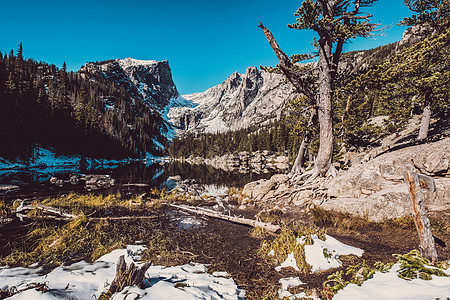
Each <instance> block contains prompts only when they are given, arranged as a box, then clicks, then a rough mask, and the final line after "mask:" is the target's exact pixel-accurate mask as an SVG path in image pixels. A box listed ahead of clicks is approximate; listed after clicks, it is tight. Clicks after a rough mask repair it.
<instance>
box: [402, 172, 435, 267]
mask: <svg viewBox="0 0 450 300" xmlns="http://www.w3.org/2000/svg"><path fill="white" fill-rule="evenodd" d="M404 179H405V183H406V184H407V185H408V188H409V193H410V194H411V201H412V211H413V213H414V223H415V224H416V229H417V232H418V234H419V240H420V246H419V249H420V252H421V255H422V256H423V257H425V258H427V259H429V260H430V261H431V263H432V264H434V263H435V262H436V261H437V258H438V257H437V252H436V246H435V244H434V238H433V234H432V233H431V225H430V220H428V217H427V214H426V212H425V205H424V195H423V192H422V189H427V190H429V191H431V192H434V191H435V190H436V186H435V184H434V180H433V178H431V177H429V176H425V175H422V174H417V171H416V169H415V168H414V166H412V165H409V166H407V167H406V168H405V172H404Z"/></svg>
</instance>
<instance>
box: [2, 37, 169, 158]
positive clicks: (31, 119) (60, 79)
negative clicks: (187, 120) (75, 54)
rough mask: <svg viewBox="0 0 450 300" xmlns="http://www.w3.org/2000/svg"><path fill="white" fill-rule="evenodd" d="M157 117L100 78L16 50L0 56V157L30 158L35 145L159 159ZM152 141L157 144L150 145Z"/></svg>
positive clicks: (87, 153)
mask: <svg viewBox="0 0 450 300" xmlns="http://www.w3.org/2000/svg"><path fill="white" fill-rule="evenodd" d="M164 132H167V124H166V123H165V122H164V121H163V120H162V118H161V116H160V114H159V113H157V112H155V111H152V110H151V109H150V108H149V107H147V106H146V105H144V104H143V103H142V101H141V100H140V99H139V98H136V97H132V95H130V94H129V92H127V91H126V90H125V89H124V88H123V87H120V86H118V85H114V84H111V83H110V82H108V81H107V80H105V79H103V78H92V77H91V76H86V74H83V73H80V72H77V73H74V72H68V71H67V68H66V64H65V63H64V65H63V66H62V68H60V69H59V68H58V67H56V66H55V65H51V64H47V63H44V62H37V61H35V60H33V59H26V58H24V55H23V47H22V44H20V45H19V47H18V49H17V51H15V52H14V50H11V51H10V52H9V54H7V53H5V54H2V53H0V139H1V145H0V157H3V158H6V159H9V160H13V161H15V160H20V161H30V160H33V158H34V155H35V153H36V151H35V150H36V149H37V147H46V148H50V149H53V150H54V151H55V152H56V153H59V154H81V155H85V156H89V157H104V158H123V157H142V156H144V155H146V153H147V152H149V153H152V154H154V155H162V149H161V148H159V147H157V146H155V144H165V143H166V141H167V140H166V138H165V137H164ZM154 141H157V143H155V142H154Z"/></svg>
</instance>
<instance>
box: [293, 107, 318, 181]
mask: <svg viewBox="0 0 450 300" xmlns="http://www.w3.org/2000/svg"><path fill="white" fill-rule="evenodd" d="M316 112H317V111H316V109H315V108H312V109H311V115H310V116H309V120H308V124H307V126H306V131H305V135H304V136H303V140H302V143H301V145H300V149H299V150H298V154H297V158H296V159H295V162H294V165H293V166H292V170H291V175H295V174H300V173H302V172H303V171H304V169H303V164H304V163H305V156H306V147H307V146H308V144H309V140H310V139H311V132H312V131H311V129H310V127H311V126H312V125H313V120H314V118H315V116H316Z"/></svg>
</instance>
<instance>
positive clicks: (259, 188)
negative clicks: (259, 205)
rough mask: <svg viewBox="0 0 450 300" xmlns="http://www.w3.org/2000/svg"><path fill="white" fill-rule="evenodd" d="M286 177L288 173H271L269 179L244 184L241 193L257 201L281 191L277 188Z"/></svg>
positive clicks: (287, 177)
mask: <svg viewBox="0 0 450 300" xmlns="http://www.w3.org/2000/svg"><path fill="white" fill-rule="evenodd" d="M288 179H289V176H288V175H285V174H277V175H273V176H272V177H271V178H270V179H260V180H258V181H253V182H250V183H248V184H246V185H245V186H244V189H243V190H242V194H244V195H246V196H249V197H251V198H253V199H255V200H256V201H259V200H261V199H263V198H271V197H274V196H275V195H276V194H278V193H281V191H279V190H278V188H279V187H280V186H281V185H282V184H284V183H285V182H286V181H287V180H288ZM269 192H270V193H269Z"/></svg>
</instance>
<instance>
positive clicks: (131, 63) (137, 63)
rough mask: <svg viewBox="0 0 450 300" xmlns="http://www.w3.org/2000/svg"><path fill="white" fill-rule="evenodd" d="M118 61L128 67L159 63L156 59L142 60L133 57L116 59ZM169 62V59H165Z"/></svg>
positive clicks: (122, 65) (123, 66)
mask: <svg viewBox="0 0 450 300" xmlns="http://www.w3.org/2000/svg"><path fill="white" fill-rule="evenodd" d="M116 61H117V62H118V63H119V65H120V66H121V67H122V68H127V67H134V66H153V65H156V64H158V61H156V60H140V59H135V58H131V57H127V58H124V59H120V58H118V59H116ZM164 62H167V61H164Z"/></svg>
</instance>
